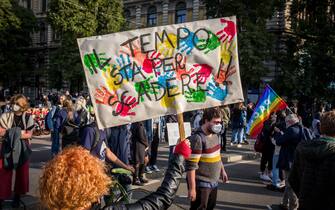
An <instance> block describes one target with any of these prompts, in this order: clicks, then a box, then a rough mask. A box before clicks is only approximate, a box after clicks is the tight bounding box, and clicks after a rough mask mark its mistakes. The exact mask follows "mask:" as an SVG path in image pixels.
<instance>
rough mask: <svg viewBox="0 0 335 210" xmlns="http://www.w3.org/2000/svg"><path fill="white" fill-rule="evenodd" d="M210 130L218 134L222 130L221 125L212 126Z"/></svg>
mask: <svg viewBox="0 0 335 210" xmlns="http://www.w3.org/2000/svg"><path fill="white" fill-rule="evenodd" d="M211 130H212V132H213V133H216V134H219V133H220V132H221V130H222V125H221V124H215V125H212V126H211Z"/></svg>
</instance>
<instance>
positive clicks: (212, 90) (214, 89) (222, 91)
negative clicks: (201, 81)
mask: <svg viewBox="0 0 335 210" xmlns="http://www.w3.org/2000/svg"><path fill="white" fill-rule="evenodd" d="M207 87H208V90H209V91H208V92H207V95H208V96H209V97H212V98H214V99H216V100H219V101H223V100H224V99H225V98H226V97H227V94H228V91H227V85H226V84H224V85H223V88H221V87H220V85H215V84H214V83H213V82H210V83H208V86H207Z"/></svg>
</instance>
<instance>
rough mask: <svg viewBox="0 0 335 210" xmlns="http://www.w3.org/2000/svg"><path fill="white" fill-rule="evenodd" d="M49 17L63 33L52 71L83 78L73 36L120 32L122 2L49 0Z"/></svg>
mask: <svg viewBox="0 0 335 210" xmlns="http://www.w3.org/2000/svg"><path fill="white" fill-rule="evenodd" d="M48 20H49V22H50V24H51V25H52V27H53V28H54V29H55V30H56V31H57V32H58V33H60V34H61V36H62V39H61V45H60V47H59V48H58V49H57V50H56V51H55V52H54V53H53V54H52V57H51V71H53V72H60V73H62V74H63V76H62V78H64V79H65V80H68V81H78V80H83V75H84V73H83V71H82V65H81V61H80V55H79V50H78V46H77V41H76V39H77V38H81V37H87V36H94V35H102V34H107V33H112V32H117V31H120V30H121V28H122V26H123V25H124V18H123V4H122V1H121V0H80V1H79V0H51V1H50V2H49V12H48ZM74 86H78V85H77V84H72V88H73V87H74Z"/></svg>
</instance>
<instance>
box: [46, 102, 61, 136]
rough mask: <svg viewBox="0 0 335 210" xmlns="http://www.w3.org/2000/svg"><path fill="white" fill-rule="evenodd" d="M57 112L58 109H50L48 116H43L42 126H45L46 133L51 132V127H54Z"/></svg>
mask: <svg viewBox="0 0 335 210" xmlns="http://www.w3.org/2000/svg"><path fill="white" fill-rule="evenodd" d="M58 111H59V107H58V106H56V109H55V110H52V109H51V110H50V111H49V112H48V114H46V115H45V117H44V125H45V129H46V130H47V131H50V130H53V127H54V118H55V116H56V115H57V113H58Z"/></svg>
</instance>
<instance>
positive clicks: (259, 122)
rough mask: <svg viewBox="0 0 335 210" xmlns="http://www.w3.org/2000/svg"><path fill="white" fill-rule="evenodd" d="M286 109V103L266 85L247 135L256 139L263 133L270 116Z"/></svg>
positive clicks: (249, 123) (248, 126) (249, 124)
mask: <svg viewBox="0 0 335 210" xmlns="http://www.w3.org/2000/svg"><path fill="white" fill-rule="evenodd" d="M286 107H287V104H286V103H285V101H284V100H283V99H282V98H280V97H279V96H278V95H277V94H276V93H275V91H274V90H273V89H272V88H271V87H270V86H269V85H266V87H265V89H264V92H263V94H262V96H261V97H260V99H259V100H258V103H257V105H256V108H255V109H254V112H253V113H252V115H251V118H250V120H249V122H248V125H247V133H248V134H249V135H250V136H251V137H252V138H256V137H257V135H258V134H259V133H260V132H261V131H262V128H263V123H264V122H265V121H266V120H267V119H268V118H269V116H270V114H271V113H272V112H276V111H279V110H283V109H285V108H286Z"/></svg>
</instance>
